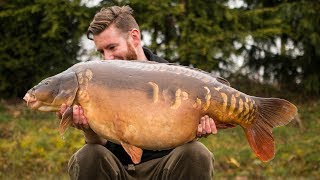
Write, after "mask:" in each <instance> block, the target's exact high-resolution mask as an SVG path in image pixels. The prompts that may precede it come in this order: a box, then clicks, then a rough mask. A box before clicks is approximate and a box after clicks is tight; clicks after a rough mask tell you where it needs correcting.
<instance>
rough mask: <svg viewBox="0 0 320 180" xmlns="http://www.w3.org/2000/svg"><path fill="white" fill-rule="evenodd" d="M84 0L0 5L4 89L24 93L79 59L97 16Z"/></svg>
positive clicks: (0, 68)
mask: <svg viewBox="0 0 320 180" xmlns="http://www.w3.org/2000/svg"><path fill="white" fill-rule="evenodd" d="M91 11H92V10H90V9H88V8H86V7H85V6H82V5H80V0H74V1H65V0H49V1H48V0H12V1H4V2H2V5H1V6H0V21H1V24H0V34H1V37H2V38H1V41H0V59H1V61H0V74H1V76H0V80H1V84H0V93H1V94H2V97H17V96H20V97H21V96H22V95H23V94H24V93H25V92H26V90H28V89H29V88H30V87H32V86H33V85H34V83H37V82H39V81H40V80H41V79H42V78H43V77H46V76H49V75H53V74H56V73H58V72H60V71H62V70H64V69H66V68H67V67H69V66H70V65H72V64H74V63H75V62H77V52H78V51H79V48H80V47H79V45H78V44H79V38H80V36H82V34H83V32H84V31H85V29H86V28H87V26H88V23H89V19H91V17H92V16H93V12H91Z"/></svg>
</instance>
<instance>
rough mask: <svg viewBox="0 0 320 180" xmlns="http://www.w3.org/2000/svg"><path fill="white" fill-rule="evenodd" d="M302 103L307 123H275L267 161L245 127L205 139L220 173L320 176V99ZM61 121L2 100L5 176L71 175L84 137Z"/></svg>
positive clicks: (0, 150)
mask: <svg viewBox="0 0 320 180" xmlns="http://www.w3.org/2000/svg"><path fill="white" fill-rule="evenodd" d="M298 108H299V114H300V117H301V120H302V122H303V126H304V127H303V128H299V126H297V124H295V123H290V124H289V125H287V126H286V127H279V128H276V129H275V130H274V131H273V135H274V138H275V141H276V156H275V158H274V159H273V160H272V161H270V162H267V163H263V162H261V161H260V160H258V159H257V158H256V157H255V155H254V154H253V153H252V151H251V149H250V147H249V145H248V143H247V140H246V138H245V135H244V132H243V131H242V129H241V128H240V127H236V128H233V129H227V130H220V131H219V132H218V134H217V135H210V136H209V137H208V138H202V139H201V140H200V141H201V142H202V143H204V144H205V145H206V146H207V147H208V149H209V150H210V151H212V152H213V154H214V156H215V178H216V179H235V178H238V179H239V178H240V179H241V178H242V179H288V178H291V179H320V173H319V169H320V167H319V166H320V154H319V150H320V140H319V130H320V101H319V100H318V101H315V102H312V103H307V104H302V105H299V106H298ZM58 125H59V121H58V120H57V119H56V117H55V115H54V114H53V113H41V112H34V111H30V110H28V109H26V108H25V107H24V105H21V104H17V105H6V102H5V101H2V102H0V179H68V175H67V163H68V160H69V158H70V157H71V155H72V154H73V153H74V152H76V150H77V149H79V148H80V147H81V146H82V145H83V144H84V140H83V138H82V134H81V132H80V131H79V130H76V129H73V128H71V129H69V130H68V131H67V133H66V134H65V135H64V137H61V136H60V134H59V131H58Z"/></svg>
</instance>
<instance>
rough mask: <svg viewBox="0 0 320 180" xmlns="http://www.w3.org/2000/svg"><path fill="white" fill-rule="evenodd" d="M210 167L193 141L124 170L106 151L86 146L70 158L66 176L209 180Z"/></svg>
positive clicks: (203, 149) (209, 155)
mask: <svg viewBox="0 0 320 180" xmlns="http://www.w3.org/2000/svg"><path fill="white" fill-rule="evenodd" d="M213 163H214V158H213V155H212V153H211V152H210V151H209V150H208V149H207V148H206V147H205V146H204V145H203V144H201V143H200V142H197V141H194V142H190V143H187V144H185V145H182V146H179V147H177V148H175V149H174V150H172V151H171V152H170V153H169V154H168V155H166V156H164V157H162V158H157V159H153V160H150V161H146V162H144V163H141V164H138V165H132V164H131V165H128V166H124V165H122V164H121V162H120V161H119V160H118V158H117V157H116V156H114V155H113V153H111V152H110V151H109V150H108V149H107V148H105V147H103V146H101V145H97V144H86V145H85V146H83V147H82V148H81V149H80V150H78V151H77V152H76V153H75V154H74V155H73V156H72V157H71V159H70V161H69V164H68V168H69V169H68V172H69V175H70V178H71V179H72V180H73V179H77V180H78V179H80V180H82V179H84V180H89V179H90V180H96V179H110V180H116V179H119V180H131V179H132V180H133V179H139V180H144V179H146V180H152V179H154V180H164V179H166V180H167V179H172V180H179V179H181V180H188V179H190V180H192V179H196V180H209V179H212V176H213Z"/></svg>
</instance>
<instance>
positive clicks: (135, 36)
mask: <svg viewBox="0 0 320 180" xmlns="http://www.w3.org/2000/svg"><path fill="white" fill-rule="evenodd" d="M130 36H131V38H132V40H133V45H134V46H138V45H140V44H141V34H140V31H139V30H138V29H135V28H134V29H132V30H131V31H130Z"/></svg>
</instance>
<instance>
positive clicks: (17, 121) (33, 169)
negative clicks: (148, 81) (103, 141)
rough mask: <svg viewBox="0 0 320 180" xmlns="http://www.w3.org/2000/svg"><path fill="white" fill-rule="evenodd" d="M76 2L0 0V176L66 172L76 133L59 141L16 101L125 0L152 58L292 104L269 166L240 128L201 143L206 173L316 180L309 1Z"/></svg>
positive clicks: (319, 37)
mask: <svg viewBox="0 0 320 180" xmlns="http://www.w3.org/2000/svg"><path fill="white" fill-rule="evenodd" d="M84 2H88V1H80V0H73V1H69V0H10V1H8V0H0V22H1V23H0V35H1V41H0V94H1V96H0V99H2V101H1V103H0V152H1V154H0V179H3V178H4V179H12V178H14V179H18V178H19V179H20V178H23V179H35V178H36V179H38V178H40V179H41V178H42V179H47V178H49V179H57V177H59V179H60V178H67V175H66V165H67V161H68V159H69V157H70V156H71V155H72V154H73V153H74V152H75V151H76V150H77V149H78V148H79V147H81V146H82V144H83V139H82V136H81V133H80V132H79V131H77V130H74V129H71V130H69V131H68V133H67V134H66V135H65V136H64V138H61V137H60V135H59V134H58V131H57V127H58V121H57V120H56V119H55V117H54V115H52V114H48V113H38V112H33V111H29V110H27V109H26V108H25V105H24V104H21V101H20V100H19V99H21V98H22V97H23V95H24V94H25V92H26V91H27V90H28V89H29V88H30V87H32V86H33V85H35V84H36V83H38V82H39V81H40V80H41V79H43V78H44V77H48V76H50V75H53V74H56V73H58V72H60V71H62V70H65V69H66V68H67V67H69V66H71V65H72V64H74V63H76V62H79V60H80V59H81V55H82V53H83V52H85V51H84V50H83V49H82V47H81V37H82V36H83V34H84V33H85V31H86V28H87V27H88V24H89V22H90V21H91V19H92V18H93V16H94V14H95V12H96V11H98V10H99V9H100V8H101V7H102V6H108V5H125V4H128V5H130V6H131V7H132V8H133V9H134V10H135V17H136V19H137V21H138V23H139V24H140V28H141V30H142V32H143V38H144V39H148V37H149V36H150V42H147V46H148V47H149V48H151V49H152V50H153V51H154V52H156V53H157V54H159V55H160V56H162V57H164V58H166V59H168V60H169V61H171V62H177V63H180V64H182V65H191V66H195V67H198V68H201V69H203V70H206V71H208V72H212V73H214V74H218V75H221V76H223V77H224V78H226V79H228V80H229V81H230V82H231V84H232V86H233V87H235V88H236V89H239V90H241V91H243V92H245V93H247V94H252V95H257V96H276V97H282V98H286V99H288V100H290V101H292V102H294V103H296V104H297V105H298V107H299V117H298V118H297V119H296V121H295V122H294V123H291V124H290V125H289V126H287V127H281V128H277V129H276V130H275V131H274V136H275V139H276V145H277V155H276V158H275V159H274V160H273V161H271V162H269V163H261V162H260V161H259V160H257V159H256V158H255V157H254V155H253V154H252V152H251V150H250V148H249V146H248V144H247V142H246V140H245V136H244V134H243V132H242V130H241V129H240V128H236V129H231V130H224V131H220V133H218V135H216V136H210V137H209V138H207V139H203V140H202V142H203V143H204V144H205V145H206V146H207V147H208V148H209V149H210V150H211V151H212V152H213V153H214V155H215V157H216V164H215V166H216V167H215V169H216V177H219V178H228V177H244V178H246V177H249V178H262V179H263V178H280V179H281V178H286V177H292V178H306V179H309V178H310V179H319V175H318V174H319V172H318V169H319V164H320V155H319V153H317V150H318V149H319V144H320V143H319V140H318V138H317V135H318V132H319V130H320V129H319V126H320V123H319V120H320V100H319V95H320V73H319V68H320V57H319V56H320V26H319V24H320V1H319V0H260V1H257V0H242V1H240V2H242V3H240V4H241V5H240V6H234V4H235V2H239V1H235V0H216V1H211V0H202V1H192V0H170V1H169V0H154V1H144V0H131V1H129V0H108V1H106V0H104V1H101V2H100V4H98V5H96V6H93V7H91V6H90V7H89V6H86V4H85V3H84ZM17 99H18V100H17Z"/></svg>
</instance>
